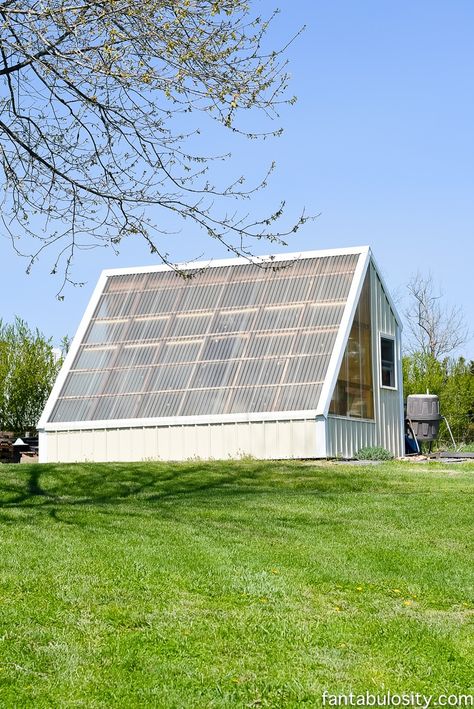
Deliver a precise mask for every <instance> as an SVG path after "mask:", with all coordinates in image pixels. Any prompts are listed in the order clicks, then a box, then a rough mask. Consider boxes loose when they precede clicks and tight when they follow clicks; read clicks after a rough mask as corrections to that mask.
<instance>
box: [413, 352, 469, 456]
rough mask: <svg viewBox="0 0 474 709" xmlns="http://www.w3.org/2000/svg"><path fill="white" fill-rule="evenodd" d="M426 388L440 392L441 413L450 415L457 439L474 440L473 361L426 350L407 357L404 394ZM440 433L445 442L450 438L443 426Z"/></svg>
mask: <svg viewBox="0 0 474 709" xmlns="http://www.w3.org/2000/svg"><path fill="white" fill-rule="evenodd" d="M427 390H428V391H429V392H430V394H436V395H437V396H439V400H440V409H441V413H442V415H443V416H446V418H447V419H448V422H449V425H450V426H451V429H452V431H453V435H454V438H455V439H456V441H457V442H470V441H472V440H474V363H473V362H467V361H466V360H465V359H464V358H463V357H459V358H458V359H450V358H445V359H444V360H442V361H439V360H437V359H436V358H435V357H433V355H431V354H429V353H423V352H415V353H414V354H412V355H410V356H406V357H404V358H403V391H404V394H405V396H408V395H409V394H423V393H424V392H426V391H427ZM441 434H442V437H443V443H444V442H449V439H448V438H447V435H448V434H447V431H443V429H441ZM444 439H446V441H445V440H444Z"/></svg>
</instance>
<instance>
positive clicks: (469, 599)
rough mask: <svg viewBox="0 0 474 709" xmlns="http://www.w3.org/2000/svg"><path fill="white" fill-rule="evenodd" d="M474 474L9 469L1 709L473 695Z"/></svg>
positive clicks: (308, 468) (391, 467)
mask: <svg viewBox="0 0 474 709" xmlns="http://www.w3.org/2000/svg"><path fill="white" fill-rule="evenodd" d="M473 490H474V464H472V463H466V464H464V463H463V464H461V465H459V464H456V465H453V466H448V465H445V464H442V463H430V464H427V465H416V464H414V463H410V462H403V463H401V462H398V463H394V462H390V463H383V464H378V465H371V466H367V467H364V466H360V465H359V466H348V465H343V464H339V463H325V464H308V463H261V462H257V461H244V462H226V463H222V462H215V463H203V462H193V463H189V464H180V465H178V464H159V463H143V464H109V465H99V464H87V465H44V466H38V465H36V466H35V465H29V466H27V465H21V466H20V465H18V466H0V706H1V707H21V708H22V709H23V708H24V707H35V709H36V708H41V707H55V708H56V707H59V708H61V709H62V708H63V707H87V709H94V708H95V707H104V708H105V707H107V708H110V707H124V708H127V709H128V708H130V707H158V708H160V707H163V709H172V708H174V707H176V708H178V707H179V708H183V709H188V708H193V707H196V708H199V709H201V708H204V707H213V708H217V707H278V708H280V707H313V706H319V705H320V701H321V693H322V692H323V690H324V689H327V690H328V691H329V692H331V693H339V692H348V691H351V690H352V691H354V692H364V691H371V692H385V691H387V690H391V691H392V692H401V691H413V692H425V693H429V694H438V693H444V692H448V693H462V692H468V691H471V692H472V691H473V687H472V678H473V677H474V666H473V658H474V643H473V632H472V630H473V626H472V621H473V615H474V610H473V609H474V598H473V589H472V560H473V544H472V540H473V535H472V521H473V508H474V506H473Z"/></svg>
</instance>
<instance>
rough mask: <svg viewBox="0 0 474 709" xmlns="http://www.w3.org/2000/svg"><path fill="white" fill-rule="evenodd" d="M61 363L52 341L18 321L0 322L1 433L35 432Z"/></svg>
mask: <svg viewBox="0 0 474 709" xmlns="http://www.w3.org/2000/svg"><path fill="white" fill-rule="evenodd" d="M60 365H61V361H60V360H59V361H58V360H57V358H56V357H55V356H54V352H53V346H52V343H51V340H48V339H46V338H45V337H44V335H42V334H41V332H39V330H34V331H33V330H31V329H30V328H29V327H28V325H27V324H26V323H25V322H24V321H23V320H20V319H19V318H16V320H15V322H14V323H13V324H5V323H3V322H2V321H1V320H0V429H1V430H8V431H15V432H17V433H21V432H24V431H26V430H29V429H34V428H35V427H36V423H37V421H38V419H39V417H40V415H41V412H42V410H43V408H44V405H45V403H46V400H47V398H48V396H49V393H50V391H51V388H52V386H53V383H54V380H55V379H56V376H57V373H58V371H59V367H60Z"/></svg>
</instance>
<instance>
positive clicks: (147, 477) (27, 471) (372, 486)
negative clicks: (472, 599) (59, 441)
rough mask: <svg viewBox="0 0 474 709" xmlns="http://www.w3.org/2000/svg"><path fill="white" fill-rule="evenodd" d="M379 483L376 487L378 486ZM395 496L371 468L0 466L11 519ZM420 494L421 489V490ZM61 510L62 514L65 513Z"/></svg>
mask: <svg viewBox="0 0 474 709" xmlns="http://www.w3.org/2000/svg"><path fill="white" fill-rule="evenodd" d="M377 488H378V489H377ZM355 492H370V493H372V494H373V493H374V492H375V493H376V492H379V493H386V494H387V493H394V492H396V487H395V488H394V486H393V482H391V481H390V476H388V475H382V476H381V479H380V482H379V484H377V483H376V482H374V475H373V471H372V470H371V471H370V473H367V474H364V473H363V472H361V471H360V470H358V471H357V472H354V471H347V470H346V471H344V470H341V468H339V467H338V468H336V467H331V468H328V467H327V466H321V465H318V464H317V463H315V464H314V466H313V465H307V464H306V465H299V464H298V463H295V462H284V461H275V462H274V463H273V464H270V463H269V462H264V461H254V460H251V461H208V462H206V461H193V462H187V463H162V462H146V463H84V464H80V463H78V464H64V465H60V464H59V465H51V464H44V465H38V464H36V465H21V466H1V467H0V510H1V511H3V513H4V514H3V515H2V516H3V518H4V521H10V522H13V521H15V519H19V518H18V515H13V516H12V515H11V514H5V513H7V512H9V511H10V512H11V511H13V510H15V511H23V512H28V513H29V514H30V515H32V514H34V515H36V514H38V513H43V514H44V513H46V514H47V515H49V516H50V518H51V519H53V520H55V521H61V522H64V515H63V514H62V513H64V512H66V511H71V512H72V511H74V510H76V511H77V510H80V509H86V508H87V509H88V510H91V509H94V510H96V511H100V512H102V513H105V512H107V511H112V510H117V509H118V508H121V509H122V511H124V508H123V505H124V503H125V502H126V501H131V502H133V505H132V504H131V505H130V506H129V507H128V508H127V510H126V512H127V514H129V515H133V514H134V513H135V511H136V512H137V514H139V513H140V512H143V509H145V508H146V509H148V510H151V511H154V510H156V511H158V510H160V512H161V513H167V514H172V513H173V511H174V513H177V512H179V510H180V508H182V507H183V505H185V504H187V503H188V501H190V500H192V501H193V502H195V503H196V504H197V505H202V506H210V505H214V506H219V505H225V506H226V507H229V506H232V505H236V504H245V501H246V500H248V499H249V498H255V497H258V496H262V495H267V496H268V499H269V500H271V499H272V498H273V499H274V498H276V497H278V498H282V497H285V496H286V497H288V498H290V497H291V496H294V495H300V494H305V495H313V496H317V497H321V496H325V497H326V496H339V495H341V494H343V493H355ZM418 492H419V490H418ZM60 513H61V516H59V515H60Z"/></svg>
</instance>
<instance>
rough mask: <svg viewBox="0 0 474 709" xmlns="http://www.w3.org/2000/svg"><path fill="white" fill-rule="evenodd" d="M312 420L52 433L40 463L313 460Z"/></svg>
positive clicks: (47, 434) (45, 437) (43, 443)
mask: <svg viewBox="0 0 474 709" xmlns="http://www.w3.org/2000/svg"><path fill="white" fill-rule="evenodd" d="M316 449H317V441H316V423H315V420H314V419H311V420H298V421H258V422H255V421H250V422H236V423H222V424H204V425H189V426H176V425H175V426H155V427H140V428H120V429H118V428H116V429H114V428H108V429H96V430H79V431H48V432H43V433H42V434H41V441H40V462H60V463H72V462H87V461H96V462H99V461H103V462H115V461H129V462H131V461H145V460H192V459H202V460H210V459H216V460H222V459H235V458H242V457H245V456H252V457H254V458H258V459H267V460H270V459H284V458H286V459H291V458H314V457H315V456H316Z"/></svg>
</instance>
